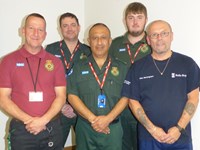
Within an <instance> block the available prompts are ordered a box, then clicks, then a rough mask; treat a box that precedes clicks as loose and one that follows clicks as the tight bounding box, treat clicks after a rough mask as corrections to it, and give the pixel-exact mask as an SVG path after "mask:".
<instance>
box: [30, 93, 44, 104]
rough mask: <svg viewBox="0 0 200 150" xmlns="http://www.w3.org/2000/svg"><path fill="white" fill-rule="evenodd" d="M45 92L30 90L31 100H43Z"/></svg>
mask: <svg viewBox="0 0 200 150" xmlns="http://www.w3.org/2000/svg"><path fill="white" fill-rule="evenodd" d="M42 101H43V92H29V102H42Z"/></svg>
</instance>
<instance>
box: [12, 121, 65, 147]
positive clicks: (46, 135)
mask: <svg viewBox="0 0 200 150" xmlns="http://www.w3.org/2000/svg"><path fill="white" fill-rule="evenodd" d="M9 130H10V142H11V143H10V144H11V149H12V150H62V149H63V148H62V140H61V139H62V138H63V136H62V129H61V124H60V118H57V119H55V120H53V121H50V122H49V123H48V124H47V129H46V130H44V131H41V132H40V133H39V134H37V135H33V134H31V133H29V132H27V130H26V129H25V125H24V124H23V122H21V121H18V120H16V119H12V121H11V123H10V129H9Z"/></svg>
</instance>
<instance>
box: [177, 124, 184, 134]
mask: <svg viewBox="0 0 200 150" xmlns="http://www.w3.org/2000/svg"><path fill="white" fill-rule="evenodd" d="M176 127H177V128H178V130H179V132H180V133H181V134H182V133H183V132H184V131H185V129H184V128H182V127H180V126H179V125H178V124H177V125H176Z"/></svg>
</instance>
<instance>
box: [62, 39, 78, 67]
mask: <svg viewBox="0 0 200 150" xmlns="http://www.w3.org/2000/svg"><path fill="white" fill-rule="evenodd" d="M79 46H80V43H79V42H78V43H77V45H76V47H75V49H74V50H73V52H72V55H71V57H70V59H69V62H67V60H66V57H65V53H64V51H63V50H62V41H60V52H61V54H62V56H63V59H64V62H65V66H66V69H67V70H68V69H69V67H70V62H72V60H73V58H74V55H75V53H76V51H77V50H78V48H79Z"/></svg>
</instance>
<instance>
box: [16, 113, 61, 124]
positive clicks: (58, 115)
mask: <svg viewBox="0 0 200 150" xmlns="http://www.w3.org/2000/svg"><path fill="white" fill-rule="evenodd" d="M60 114H61V113H58V114H57V115H55V116H54V117H53V118H52V119H51V120H50V122H51V121H54V120H56V119H58V118H60ZM13 120H14V121H16V122H21V123H23V122H22V121H21V120H19V119H16V118H13Z"/></svg>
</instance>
